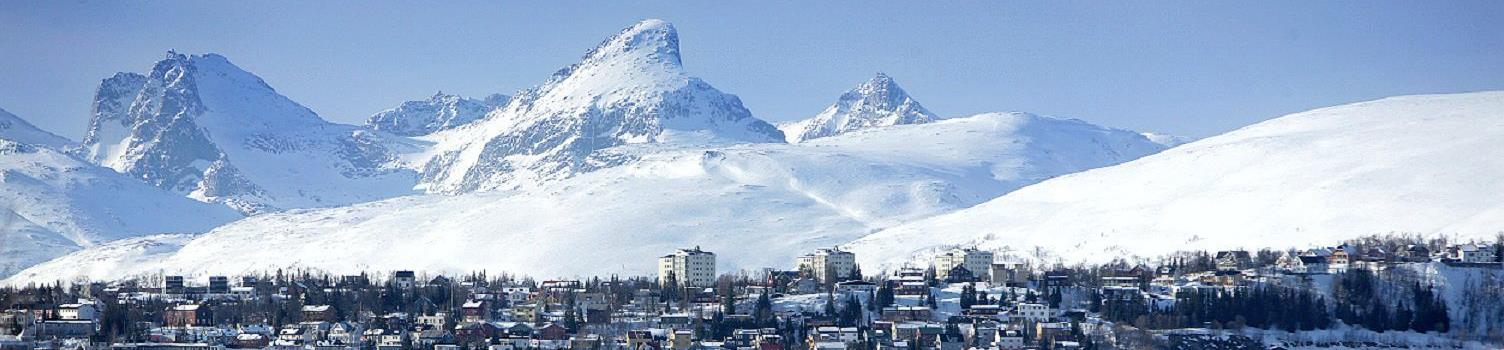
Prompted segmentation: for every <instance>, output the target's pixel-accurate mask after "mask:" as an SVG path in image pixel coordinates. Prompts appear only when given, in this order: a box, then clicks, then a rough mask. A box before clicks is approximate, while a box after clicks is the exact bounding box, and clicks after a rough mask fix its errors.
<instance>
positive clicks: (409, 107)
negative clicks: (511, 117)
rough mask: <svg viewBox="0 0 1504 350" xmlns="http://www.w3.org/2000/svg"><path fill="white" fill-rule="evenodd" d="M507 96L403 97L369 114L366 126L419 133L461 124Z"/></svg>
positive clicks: (478, 118) (416, 134)
mask: <svg viewBox="0 0 1504 350" xmlns="http://www.w3.org/2000/svg"><path fill="white" fill-rule="evenodd" d="M511 99H512V97H511V96H507V95H502V94H492V95H491V96H487V97H486V98H484V99H480V100H476V99H470V98H464V97H460V96H457V95H447V94H444V93H443V92H439V93H436V94H434V95H433V96H432V97H429V98H428V99H427V100H422V101H407V102H403V103H402V105H400V106H397V108H393V109H388V110H385V111H381V113H376V114H375V115H372V116H371V118H369V119H367V120H366V128H369V129H371V130H379V131H385V132H389V133H392V134H396V135H401V136H423V135H428V134H432V133H435V132H439V131H444V130H450V129H454V128H458V127H460V126H464V125H466V124H469V123H471V122H474V121H476V120H480V118H481V117H484V116H486V113H490V112H491V111H493V110H495V109H497V108H500V107H501V106H504V105H506V103H507V101H508V100H511Z"/></svg>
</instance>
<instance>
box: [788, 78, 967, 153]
mask: <svg viewBox="0 0 1504 350" xmlns="http://www.w3.org/2000/svg"><path fill="white" fill-rule="evenodd" d="M939 119H940V118H939V117H936V116H935V114H934V113H930V111H929V110H928V109H925V108H924V106H921V105H919V101H915V100H914V99H913V98H912V97H909V94H908V93H907V92H905V91H904V90H903V88H900V87H898V83H896V82H894V81H893V78H891V77H888V75H887V74H883V73H877V76H875V77H872V79H870V80H867V82H864V83H862V85H858V86H857V87H855V88H852V89H851V90H850V91H847V92H846V93H845V94H841V98H840V99H838V100H836V103H834V104H831V105H830V107H826V108H825V110H823V111H821V112H820V114H816V115H815V116H814V117H811V118H809V119H805V120H800V121H795V122H791V123H786V124H782V125H779V129H781V130H783V134H784V137H785V138H786V139H787V140H788V142H789V143H797V142H802V141H805V140H810V139H815V138H821V137H827V136H833V135H839V134H843V133H847V132H852V131H856V130H861V129H865V128H874V127H884V126H893V125H904V124H921V123H929V122H932V121H935V120H939Z"/></svg>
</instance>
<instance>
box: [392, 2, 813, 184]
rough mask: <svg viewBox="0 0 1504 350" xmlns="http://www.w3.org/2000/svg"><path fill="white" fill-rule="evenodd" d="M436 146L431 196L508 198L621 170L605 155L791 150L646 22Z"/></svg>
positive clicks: (669, 30) (655, 24)
mask: <svg viewBox="0 0 1504 350" xmlns="http://www.w3.org/2000/svg"><path fill="white" fill-rule="evenodd" d="M432 137H433V139H434V140H436V141H437V144H436V145H435V148H434V151H433V154H434V156H433V158H431V159H430V160H429V161H428V162H427V163H426V164H425V165H424V167H423V178H422V183H421V184H420V186H422V187H424V188H426V189H427V191H429V192H438V193H459V192H471V191H480V190H491V189H507V188H513V187H517V186H518V185H519V184H527V183H536V180H550V179H560V178H566V177H569V176H573V175H575V174H579V173H584V172H589V171H593V170H597V169H601V168H607V167H611V166H616V165H621V164H624V163H625V162H627V161H628V160H629V159H623V158H620V157H621V156H623V155H622V154H612V155H605V154H602V153H600V152H598V151H599V150H603V149H606V148H610V147H613V146H619V145H627V144H641V143H709V144H715V143H728V142H729V143H741V142H782V141H783V134H782V133H781V132H779V131H778V129H777V128H775V127H773V126H772V125H771V124H768V123H766V122H763V121H762V120H759V119H757V118H754V117H752V113H751V112H749V111H747V109H746V108H745V107H742V103H741V100H740V99H738V98H737V97H736V96H734V95H730V94H726V93H722V92H720V91H719V90H716V89H715V88H714V87H711V86H710V84H707V83H705V82H704V81H702V80H700V79H698V78H694V77H691V76H689V75H688V74H687V73H685V71H684V67H683V65H682V63H681V60H680V57H679V37H678V33H677V32H676V31H675V30H674V27H673V26H672V25H670V24H669V23H668V22H664V21H661V20H645V21H642V22H639V23H637V24H635V25H632V26H631V27H628V28H626V29H624V30H622V31H621V32H620V33H618V34H616V35H615V36H612V37H611V38H609V39H606V41H605V42H602V43H601V44H600V45H599V46H597V47H595V48H594V49H592V50H590V51H589V52H588V53H586V54H585V57H584V58H583V59H582V61H581V62H580V63H578V64H575V65H571V66H569V67H565V68H564V69H561V70H559V71H558V72H556V73H554V74H553V76H552V77H550V78H549V79H548V81H547V82H545V83H543V84H542V85H540V86H538V87H535V88H533V89H530V90H527V91H523V92H520V93H519V94H518V95H517V96H515V97H514V98H512V100H511V102H509V103H507V105H506V107H503V108H502V109H500V110H497V111H494V112H491V113H490V114H489V115H487V116H486V118H485V119H483V120H480V121H477V122H474V123H472V124H470V125H468V126H465V127H462V128H459V129H456V130H453V131H450V132H441V133H439V134H436V135H433V136H432Z"/></svg>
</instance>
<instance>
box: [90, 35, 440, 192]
mask: <svg viewBox="0 0 1504 350" xmlns="http://www.w3.org/2000/svg"><path fill="white" fill-rule="evenodd" d="M93 107H94V114H93V119H92V120H91V121H90V124H89V130H88V133H87V136H86V137H85V139H84V142H83V145H82V147H81V150H80V153H81V156H83V157H85V158H87V159H90V160H92V161H94V162H96V163H98V164H100V165H104V166H106V167H109V168H112V169H115V170H117V171H119V172H122V173H125V174H129V175H130V176H132V177H135V178H137V179H141V180H143V181H146V182H147V183H150V184H152V185H154V186H157V187H160V188H163V189H167V190H170V191H173V192H176V193H179V194H184V195H188V196H191V197H193V198H197V199H200V200H203V201H208V202H214V203H223V204H225V205H228V206H230V207H232V208H235V209H238V210H241V211H243V212H248V213H255V212H263V211H269V210H275V209H279V208H301V207H316V206H330V205H340V204H349V203H356V202H363V201H369V200H375V199H381V198H389V197H392V196H397V195H402V194H407V193H410V192H411V189H412V186H413V184H414V183H415V182H416V174H415V172H413V171H411V170H403V169H393V168H389V166H388V164H390V163H391V161H392V160H393V159H394V158H395V156H394V155H393V154H392V153H393V152H391V151H390V150H388V149H387V148H386V145H387V144H388V143H390V142H393V141H390V140H388V138H390V136H385V135H384V134H381V133H374V132H370V131H367V130H364V129H361V128H359V127H355V126H350V125H340V124H333V123H329V122H327V121H324V120H323V119H320V118H319V117H318V116H317V115H315V114H314V113H313V111H310V110H308V109H307V108H304V107H303V106H301V105H298V104H297V103H296V102H293V101H292V100H289V99H287V98H286V97H284V96H282V95H280V94H277V92H276V91H275V90H273V89H272V88H271V87H270V86H268V85H267V84H266V83H265V82H263V81H262V80H261V79H260V78H258V77H256V76H255V75H252V74H251V73H248V72H246V71H244V70H241V69H240V68H239V67H236V66H235V65H234V64H231V63H230V61H229V60H227V59H225V58H224V57H223V56H219V55H215V54H207V55H193V56H185V55H181V54H177V53H173V52H168V54H167V57H166V58H165V59H163V60H161V61H159V62H157V64H156V65H155V67H153V68H152V70H151V72H150V73H149V74H147V75H144V76H143V75H138V74H130V73H121V74H117V75H115V76H113V77H111V78H109V79H106V80H105V81H104V82H103V83H101V84H100V87H99V90H98V91H97V93H96V97H95V101H94V106H93Z"/></svg>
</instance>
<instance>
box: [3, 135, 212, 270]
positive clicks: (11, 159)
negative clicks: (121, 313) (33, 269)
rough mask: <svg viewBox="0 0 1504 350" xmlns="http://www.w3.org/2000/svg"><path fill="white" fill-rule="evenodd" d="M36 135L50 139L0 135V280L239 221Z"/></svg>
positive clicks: (52, 140) (53, 140) (210, 205)
mask: <svg viewBox="0 0 1504 350" xmlns="http://www.w3.org/2000/svg"><path fill="white" fill-rule="evenodd" d="M15 120H19V119H15ZM26 128H29V129H30V130H25V129H26ZM12 135H19V137H17V139H20V140H32V141H42V143H40V144H31V143H21V142H16V141H13V140H10V139H9V138H10V137H13V136H12ZM38 135H43V136H46V135H50V134H46V133H45V132H42V131H41V130H36V129H35V128H34V127H31V126H30V125H29V124H22V123H12V124H10V128H9V129H8V130H6V131H5V133H3V134H0V276H7V275H9V274H11V273H13V272H16V271H18V270H20V269H21V268H24V267H26V266H30V265H32V264H35V263H38V262H41V261H45V260H47V259H51V258H54V257H57V256H61V255H63V254H65V253H68V252H71V251H74V250H77V249H80V248H83V247H90V246H93V245H95V244H97V243H101V242H105V241H109V240H114V239H120V238H125V237H131V236H137V235H144V234H153V233H162V232H204V231H207V230H209V229H210V228H213V227H215V226H217V225H219V224H223V223H226V222H229V221H231V220H235V219H238V218H240V217H241V216H240V215H239V214H237V213H235V212H234V211H231V210H229V209H226V208H223V207H220V206H217V205H212V204H206V203H200V202H197V201H194V200H191V199H188V198H183V197H182V196H178V195H176V194H173V193H169V192H167V191H163V190H161V189H158V188H155V187H152V186H149V185H147V184H144V183H142V182H140V181H137V180H135V179H131V178H129V177H126V176H125V175H121V174H119V173H116V172H114V171H111V170H110V169H108V168H104V167H100V166H96V165H93V164H89V163H87V162H84V161H83V160H80V159H77V158H74V157H73V156H71V155H69V154H66V153H64V152H63V151H61V150H58V149H54V148H51V147H48V146H47V145H49V144H50V145H58V144H60V143H61V142H60V141H57V140H58V139H61V138H55V136H52V137H38Z"/></svg>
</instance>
